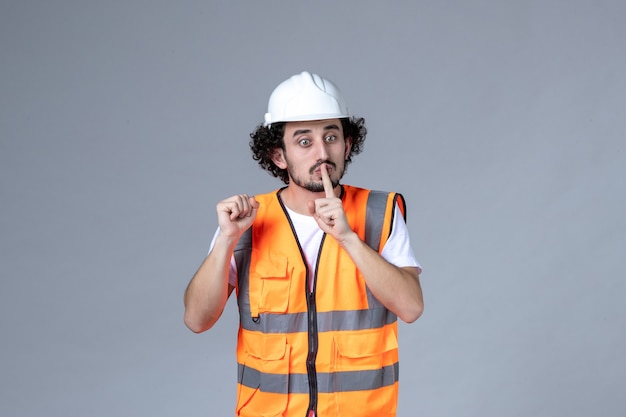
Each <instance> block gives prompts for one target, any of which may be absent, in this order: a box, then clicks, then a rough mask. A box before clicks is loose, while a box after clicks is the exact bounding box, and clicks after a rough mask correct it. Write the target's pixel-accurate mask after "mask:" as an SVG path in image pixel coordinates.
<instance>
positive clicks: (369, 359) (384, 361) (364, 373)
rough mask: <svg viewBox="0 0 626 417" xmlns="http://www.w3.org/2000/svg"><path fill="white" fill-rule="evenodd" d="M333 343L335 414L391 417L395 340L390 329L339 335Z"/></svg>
mask: <svg viewBox="0 0 626 417" xmlns="http://www.w3.org/2000/svg"><path fill="white" fill-rule="evenodd" d="M334 342H335V364H334V369H335V386H334V391H335V400H336V402H337V410H338V411H339V413H340V414H341V415H343V413H346V415H350V416H352V417H365V416H367V417H370V416H377V417H387V416H395V415H396V413H395V410H396V403H397V387H398V385H397V378H398V375H397V368H396V365H397V360H398V356H397V353H398V340H397V338H396V336H395V332H394V331H393V329H390V328H388V327H383V328H380V329H372V330H367V331H357V332H341V333H338V334H337V335H335V338H334ZM355 404H358V406H355Z"/></svg>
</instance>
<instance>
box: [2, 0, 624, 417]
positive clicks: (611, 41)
mask: <svg viewBox="0 0 626 417" xmlns="http://www.w3.org/2000/svg"><path fill="white" fill-rule="evenodd" d="M0 4H1V6H0V59H1V65H0V134H1V142H0V186H1V202H0V210H1V216H0V233H1V235H0V257H1V258H0V260H1V262H0V273H1V281H0V286H1V287H0V326H1V327H0V331H1V337H2V339H1V340H2V342H1V349H2V350H1V351H2V355H1V358H0V415H2V416H43V415H45V416H94V417H100V416H102V417H105V416H106V417H110V416H139V417H144V416H148V415H149V416H183V415H184V416H207V415H208V416H227V415H232V412H233V409H234V402H235V395H236V386H235V378H236V376H235V375H236V374H235V372H236V366H235V353H234V347H235V338H236V328H237V314H236V310H235V303H234V299H231V300H230V301H229V303H228V306H227V309H226V311H225V313H224V315H223V317H222V319H221V321H220V322H219V323H218V324H217V325H216V327H215V328H214V329H212V330H211V331H209V332H207V333H204V334H202V335H194V334H193V333H191V332H190V331H188V330H187V329H186V328H185V327H184V325H183V322H182V316H183V304H182V294H183V291H184V288H185V286H186V284H187V282H188V280H189V278H190V277H191V275H192V274H193V273H194V272H195V269H196V268H197V266H198V265H199V264H200V262H201V261H202V259H203V257H204V256H205V254H206V251H207V249H208V245H209V241H210V238H211V236H212V234H213V231H214V229H215V227H216V225H217V223H216V219H215V214H214V210H215V209H214V206H215V203H216V202H217V201H219V200H220V199H222V198H225V197H227V196H229V195H231V194H234V193H241V192H247V193H259V192H264V191H268V190H271V189H274V188H276V187H278V186H279V185H280V184H279V182H278V181H277V180H276V179H274V178H272V177H270V176H269V175H267V174H266V173H264V172H263V171H261V170H260V168H258V167H257V165H256V163H255V162H254V161H253V160H252V159H251V157H250V152H249V149H248V134H249V132H251V131H252V130H253V129H254V127H255V126H256V124H257V123H260V122H261V121H262V118H263V114H264V112H265V107H266V102H267V98H268V96H269V94H270V92H271V91H272V89H273V88H274V86H275V85H277V84H278V83H279V82H281V81H282V80H284V79H285V78H287V77H288V76H290V75H292V74H294V73H297V72H300V71H302V70H305V69H306V70H309V71H314V72H318V73H320V74H322V75H324V76H325V77H327V78H330V79H332V80H334V81H335V82H336V83H337V84H338V85H339V86H340V87H341V89H342V90H343V91H344V93H345V95H346V97H347V99H348V102H349V104H350V106H351V108H352V110H353V112H354V113H355V114H357V115H361V116H364V117H366V119H367V122H368V126H369V130H370V135H369V137H368V140H367V142H366V147H365V152H364V153H363V154H362V155H360V156H358V157H356V158H355V160H354V163H353V165H352V166H351V167H350V169H349V172H348V174H347V177H346V178H345V182H346V183H351V184H354V185H360V186H366V187H370V188H378V189H387V190H396V191H400V192H402V193H404V195H405V197H406V199H407V201H408V204H409V228H410V232H411V235H412V238H413V245H414V248H415V250H416V252H417V254H418V258H419V259H420V261H421V263H422V264H423V266H424V274H423V276H422V282H423V287H424V293H425V301H426V310H425V313H424V315H423V317H422V318H421V319H420V320H419V321H418V322H416V323H414V324H412V325H404V324H402V325H401V328H400V331H401V336H400V337H401V340H400V343H401V351H400V356H401V378H400V379H401V383H400V384H401V388H400V403H399V415H400V416H407V417H408V416H429V417H443V416H449V417H457V416H494V417H495V416H527V415H533V416H566V415H567V416H624V415H626V399H625V398H624V395H623V390H624V386H625V385H626V358H625V356H624V352H625V351H626V337H625V332H624V328H625V325H626V314H625V313H626V311H625V309H626V308H625V307H624V293H625V290H626V285H625V283H624V273H623V271H622V269H623V258H624V252H625V251H624V248H625V236H626V233H625V232H626V221H625V220H624V208H625V206H626V204H625V203H626V201H625V196H626V193H625V191H626V187H625V177H626V164H625V162H626V154H625V146H624V142H625V133H626V129H625V128H626V103H625V101H626V99H625V97H626V76H625V74H626V57H625V49H624V39H626V26H625V25H624V18H625V17H626V14H625V13H626V3H624V2H623V1H602V0H600V1H597V0H594V1H591V0H590V1H579V0H574V1H538V0H537V1H519V2H513V1H510V2H506V1H496V0H482V1H461V0H458V1H456V0H452V1H410V2H409V1H406V2H387V3H385V2H379V1H376V2H374V1H371V2H367V1H366V2H363V1H346V2H331V1H318V2H306V3H305V2H294V1H249V2H241V1H231V2H207V1H178V2H174V1H147V0H146V1H128V0H127V1H78V0H76V1H69V0H58V1H21V0H2V1H1V2H0Z"/></svg>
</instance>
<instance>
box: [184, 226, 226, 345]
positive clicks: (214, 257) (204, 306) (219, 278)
mask: <svg viewBox="0 0 626 417" xmlns="http://www.w3.org/2000/svg"><path fill="white" fill-rule="evenodd" d="M236 243H237V242H236V240H235V241H233V240H232V239H226V238H223V237H220V236H218V237H217V239H216V241H215V245H214V246H213V248H212V250H211V252H210V253H209V255H208V256H207V257H206V258H205V259H204V261H203V262H202V264H201V265H200V267H199V268H198V271H196V273H195V274H194V276H193V278H192V279H191V281H190V282H189V285H188V286H187V289H186V290H185V298H184V301H185V324H186V325H187V327H189V329H191V330H192V331H193V332H196V333H201V332H203V331H205V330H208V329H210V328H211V327H213V325H214V324H215V323H216V322H217V320H218V319H219V318H220V316H221V315H222V311H223V310H224V306H225V305H226V301H227V300H228V296H229V295H230V292H231V290H232V289H231V288H230V287H229V285H228V271H229V268H230V259H231V257H232V253H233V249H234V247H235V245H236Z"/></svg>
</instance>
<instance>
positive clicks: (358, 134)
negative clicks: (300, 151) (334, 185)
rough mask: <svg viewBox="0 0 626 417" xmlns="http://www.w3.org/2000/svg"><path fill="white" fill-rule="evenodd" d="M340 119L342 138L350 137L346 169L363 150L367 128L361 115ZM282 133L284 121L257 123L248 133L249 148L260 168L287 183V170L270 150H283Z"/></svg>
mask: <svg viewBox="0 0 626 417" xmlns="http://www.w3.org/2000/svg"><path fill="white" fill-rule="evenodd" d="M340 120H341V126H342V127H343V136H344V138H348V137H350V138H352V148H351V149H350V154H349V155H348V156H347V157H346V161H345V167H346V169H347V167H348V164H350V162H352V156H353V155H358V154H360V153H361V152H362V151H363V142H365V136H367V128H366V127H365V119H364V118H362V117H358V118H357V117H346V118H342V119H340ZM284 134H285V123H284V122H280V123H273V124H272V125H271V126H270V127H266V126H263V125H262V124H261V125H258V126H257V127H256V129H255V130H254V132H252V133H250V149H251V150H252V158H253V159H254V160H255V161H258V163H259V165H260V166H261V168H263V169H264V170H266V171H268V172H269V173H270V174H271V175H273V176H274V177H278V178H280V179H281V180H282V182H283V183H285V184H289V174H288V173H287V170H286V169H281V168H278V167H277V166H276V165H275V164H274V161H272V151H273V150H274V149H276V148H281V149H282V150H285V142H284V141H283V136H284Z"/></svg>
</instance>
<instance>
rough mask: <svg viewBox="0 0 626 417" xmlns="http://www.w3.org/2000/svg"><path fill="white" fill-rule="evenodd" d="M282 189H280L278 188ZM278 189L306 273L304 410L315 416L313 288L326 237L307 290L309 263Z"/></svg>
mask: <svg viewBox="0 0 626 417" xmlns="http://www.w3.org/2000/svg"><path fill="white" fill-rule="evenodd" d="M280 191H282V190H280ZM280 191H279V192H278V194H277V197H278V201H279V203H280V205H281V207H282V209H283V212H284V213H285V216H286V217H287V220H288V221H289V226H290V227H291V233H292V234H293V236H294V238H295V239H296V243H297V244H298V250H299V251H300V257H301V258H302V262H303V264H304V269H305V273H306V282H305V283H304V292H305V295H306V305H307V323H308V326H307V328H308V341H309V343H308V344H309V346H308V350H307V351H308V352H307V357H306V370H307V376H308V379H309V407H308V408H307V411H306V417H316V416H317V396H318V390H317V370H316V367H315V360H316V358H317V349H318V335H317V305H316V303H315V288H316V287H317V269H318V266H319V262H320V255H321V253H322V247H323V246H324V240H325V239H326V234H324V235H323V236H322V241H321V242H320V249H319V252H318V254H317V261H316V265H315V276H314V280H313V287H312V288H313V289H312V290H311V291H309V288H311V285H310V279H311V274H310V271H309V264H308V262H307V261H306V256H304V251H303V250H302V246H301V245H300V240H298V234H297V233H296V229H295V228H294V226H293V223H292V222H291V217H289V214H288V213H287V209H286V208H285V205H284V204H283V199H282V198H281V197H280Z"/></svg>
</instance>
